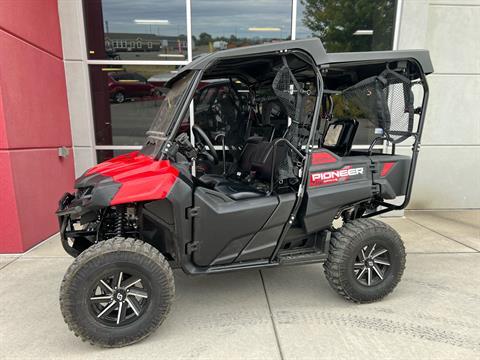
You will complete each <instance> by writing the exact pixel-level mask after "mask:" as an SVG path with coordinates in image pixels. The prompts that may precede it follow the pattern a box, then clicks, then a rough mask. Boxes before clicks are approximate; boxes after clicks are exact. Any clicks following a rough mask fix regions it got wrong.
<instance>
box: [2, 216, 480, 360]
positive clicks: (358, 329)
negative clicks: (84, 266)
mask: <svg viewBox="0 0 480 360" xmlns="http://www.w3.org/2000/svg"><path fill="white" fill-rule="evenodd" d="M382 220H383V221H385V222H387V223H389V224H390V225H392V226H393V227H394V228H396V229H397V230H398V231H399V232H400V234H401V235H402V238H403V240H404V241H405V244H406V248H407V252H408V256H407V268H406V271H405V274H404V277H403V280H402V282H401V283H400V284H399V286H398V288H397V289H396V291H395V292H394V293H393V294H391V295H390V296H388V297H387V298H386V299H384V300H383V301H381V302H378V303H373V304H368V305H355V304H351V303H347V302H345V301H344V300H343V299H342V298H340V297H339V296H337V295H336V293H334V292H333V290H331V289H330V287H329V285H328V283H327V281H326V280H325V277H324V275H323V268H322V265H305V266H291V267H282V268H275V269H267V270H262V271H258V270H252V271H241V272H236V273H228V274H219V275H212V276H201V277H188V276H186V275H184V274H183V273H182V272H180V271H177V272H176V273H175V280H176V288H177V294H176V301H175V304H174V306H173V309H172V311H171V313H170V315H169V317H168V319H167V320H166V322H165V323H164V324H163V325H162V327H160V328H159V329H158V330H157V332H155V333H154V334H153V335H152V336H151V337H149V338H148V339H147V340H145V341H143V342H141V343H139V344H136V345H133V346H129V347H126V348H122V349H111V350H107V349H101V348H97V347H92V346H91V345H89V344H86V343H82V342H81V341H80V340H79V339H78V338H75V337H74V336H73V334H72V333H71V332H70V331H68V329H67V326H66V325H65V323H64V322H63V319H62V316H61V314H60V309H59V304H58V291H59V285H60V281H61V279H62V277H63V274H64V272H65V270H66V268H67V267H68V265H69V264H70V263H71V262H72V259H71V258H70V257H68V256H67V255H66V254H65V253H64V252H63V250H62V249H61V246H60V243H59V241H58V239H57V238H56V237H53V238H52V239H50V240H48V241H46V242H45V243H43V244H42V245H41V246H39V247H37V248H36V249H34V250H33V251H31V252H28V253H27V254H25V255H23V256H20V257H18V256H7V255H3V256H0V358H1V359H11V358H89V359H90V358H92V359H95V358H99V359H110V358H112V359H113V358H115V359H125V358H141V359H143V358H149V359H154V358H155V359H169V360H170V359H183V358H194V359H196V358H201V359H319V358H336V359H357V358H358V359H360V358H362V359H369V360H373V359H382V360H384V359H390V358H396V359H397V358H398V359H406V358H422V359H425V358H428V359H430V358H435V359H439V358H440V359H451V358H459V359H460V358H461V359H474V358H477V359H478V358H480V293H479V291H478V289H480V211H458V212H452V211H438V212H426V211H410V212H407V216H406V218H388V219H385V218H384V219H382Z"/></svg>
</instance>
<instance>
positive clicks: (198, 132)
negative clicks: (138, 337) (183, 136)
mask: <svg viewBox="0 0 480 360" xmlns="http://www.w3.org/2000/svg"><path fill="white" fill-rule="evenodd" d="M192 130H193V132H194V134H195V139H199V140H200V141H198V143H200V144H201V145H202V146H201V147H199V146H198V145H195V147H196V148H197V149H198V150H199V152H201V151H202V150H203V148H204V147H205V146H206V148H207V149H206V150H207V151H208V153H209V154H210V155H212V157H213V160H214V162H215V164H218V154H217V151H216V150H215V147H214V146H213V144H212V142H211V141H210V139H209V138H208V136H207V134H205V131H203V130H202V129H201V128H200V127H199V126H198V125H193V126H192ZM196 142H197V141H196Z"/></svg>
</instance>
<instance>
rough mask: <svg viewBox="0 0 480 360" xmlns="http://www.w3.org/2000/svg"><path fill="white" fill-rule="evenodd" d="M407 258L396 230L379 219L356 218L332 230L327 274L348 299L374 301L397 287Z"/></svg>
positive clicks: (365, 301) (330, 280) (326, 265)
mask: <svg viewBox="0 0 480 360" xmlns="http://www.w3.org/2000/svg"><path fill="white" fill-rule="evenodd" d="M405 257H406V255H405V248H404V245H403V242H402V240H401V238H400V236H399V235H398V233H397V232H396V231H395V230H394V229H392V228H391V227H390V226H388V225H387V224H385V223H382V222H381V221H378V220H373V219H357V220H354V221H351V222H348V223H346V224H345V225H344V226H343V227H342V228H340V229H339V230H337V231H335V232H334V233H332V239H331V242H330V250H329V254H328V258H327V261H326V262H325V264H324V269H325V275H326V277H327V280H328V282H329V283H330V285H331V286H332V288H333V289H334V290H336V291H337V292H338V293H339V294H340V295H342V296H343V297H344V298H345V299H347V300H350V301H354V302H358V303H367V302H372V301H376V300H380V299H381V298H383V297H385V296H387V295H388V294H389V293H390V292H392V291H393V289H394V288H395V287H396V286H397V284H398V282H399V281H400V279H401V277H402V274H403V271H404V269H405Z"/></svg>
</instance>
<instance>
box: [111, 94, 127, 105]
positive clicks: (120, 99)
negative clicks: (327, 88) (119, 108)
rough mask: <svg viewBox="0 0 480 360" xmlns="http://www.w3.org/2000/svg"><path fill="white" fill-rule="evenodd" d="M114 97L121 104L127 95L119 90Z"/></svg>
mask: <svg viewBox="0 0 480 360" xmlns="http://www.w3.org/2000/svg"><path fill="white" fill-rule="evenodd" d="M113 99H114V100H115V102H116V103H118V104H121V103H123V102H124V101H125V95H124V94H123V93H122V92H120V91H119V92H117V93H115V95H114V96H113Z"/></svg>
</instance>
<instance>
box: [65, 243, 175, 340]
mask: <svg viewBox="0 0 480 360" xmlns="http://www.w3.org/2000/svg"><path fill="white" fill-rule="evenodd" d="M174 293H175V286H174V280H173V274H172V270H171V268H170V266H169V264H168V262H167V261H166V260H165V258H164V257H163V256H162V255H161V254H160V252H159V251H158V250H157V249H155V248H153V247H152V246H151V245H149V244H146V243H144V242H142V241H140V240H134V239H124V238H114V239H110V240H106V241H102V242H99V243H98V244H95V245H93V246H92V247H90V248H88V249H87V250H85V251H84V252H83V253H81V254H80V255H79V256H78V257H77V258H76V259H75V261H74V262H73V263H72V265H71V266H70V267H69V268H68V270H67V272H66V274H65V277H64V279H63V282H62V285H61V288H60V308H61V311H62V314H63V317H64V319H65V322H66V323H67V324H68V327H69V328H70V330H72V331H73V332H74V333H75V335H77V336H79V337H80V338H81V339H82V340H84V341H88V342H90V343H92V344H97V345H100V346H104V347H121V346H125V345H129V344H133V343H136V342H138V341H140V340H142V339H144V338H145V337H147V336H148V335H150V334H151V333H152V332H153V331H154V330H155V329H156V328H157V327H158V326H160V324H161V323H162V322H163V321H164V320H165V318H166V316H167V314H168V312H169V309H170V306H171V303H172V301H173V297H174Z"/></svg>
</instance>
